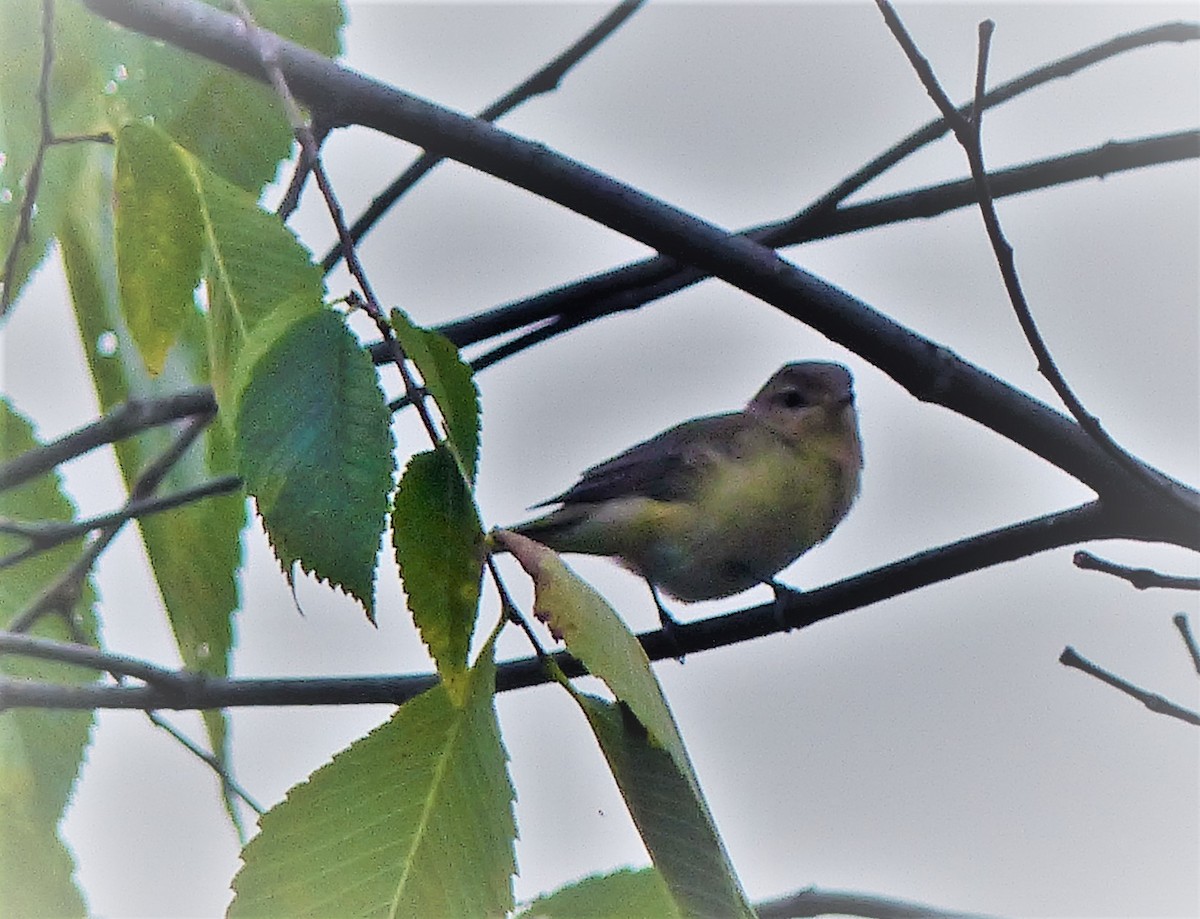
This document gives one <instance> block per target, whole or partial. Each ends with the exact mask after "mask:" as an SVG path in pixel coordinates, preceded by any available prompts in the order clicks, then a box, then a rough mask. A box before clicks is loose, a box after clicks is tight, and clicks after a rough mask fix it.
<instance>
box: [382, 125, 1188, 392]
mask: <svg viewBox="0 0 1200 919" xmlns="http://www.w3.org/2000/svg"><path fill="white" fill-rule="evenodd" d="M1197 158H1200V131H1182V132H1178V133H1175V134H1166V135H1161V136H1158V137H1147V138H1141V139H1138V140H1130V141H1110V142H1108V143H1106V144H1104V145H1102V146H1100V147H1096V148H1094V149H1091V150H1081V151H1077V152H1075V153H1069V154H1064V155H1062V156H1056V157H1051V158H1049V159H1045V160H1037V161H1034V162H1031V163H1026V164H1023V165H1020V166H1013V167H1009V168H1007V169H1000V170H997V171H995V172H991V173H989V174H988V181H989V183H990V184H991V186H992V192H993V195H994V196H995V197H997V198H1002V197H1007V196H1009V195H1016V194H1022V193H1024V192H1028V191H1033V190H1035V189H1039V188H1047V187H1050V186H1057V185H1064V184H1066V183H1068V182H1073V181H1079V180H1082V179H1088V178H1103V177H1106V176H1109V175H1112V174H1113V173H1116V172H1123V171H1126V170H1130V169H1137V168H1141V167H1145V166H1149V165H1153V164H1160V163H1166V162H1176V161H1179V160H1184V159H1197ZM978 201H979V199H978V196H977V195H976V191H975V182H974V179H972V178H970V177H969V176H968V177H966V178H963V179H957V180H955V181H952V182H944V183H939V184H937V185H929V186H926V187H924V188H917V189H913V190H912V191H907V192H898V193H896V194H893V195H885V196H883V197H880V198H873V199H869V200H866V201H861V202H859V203H857V204H851V205H845V206H842V207H838V208H835V209H831V210H824V211H819V210H815V209H814V210H812V211H811V212H806V213H809V219H807V220H803V221H797V220H796V219H795V218H792V219H789V220H787V221H784V222H782V223H770V224H760V225H759V226H756V227H752V228H748V229H744V230H741V231H739V235H741V236H747V237H750V238H752V239H756V240H757V241H759V242H761V243H763V244H765V245H770V246H772V247H782V246H791V245H796V244H799V243H805V242H811V241H813V240H818V239H830V238H833V237H835V236H840V235H843V234H846V233H854V232H858V231H860V230H865V229H872V228H876V227H881V226H887V225H890V224H895V223H900V222H902V221H906V220H917V219H928V218H930V217H936V216H938V215H939V214H944V213H947V212H949V211H952V210H955V209H957V208H961V207H967V206H972V207H973V206H975V205H977V204H978ZM708 277H709V275H708V274H707V273H705V272H704V271H701V270H700V269H697V268H693V267H691V266H680V265H679V264H678V263H676V262H674V261H672V260H670V259H665V258H662V257H655V258H650V259H644V260H642V261H640V262H631V263H628V264H626V265H624V266H621V267H618V268H613V269H610V270H608V271H606V272H604V273H602V274H598V275H593V276H591V277H589V278H584V279H583V280H581V281H576V282H573V283H571V284H567V285H564V286H562V287H557V288H554V289H553V290H550V291H546V292H543V293H541V294H537V295H535V296H533V297H528V298H525V299H522V300H517V301H513V302H510V303H506V304H503V305H501V306H497V307H494V308H492V309H489V310H485V311H483V312H480V313H476V314H475V315H473V316H467V317H464V318H463V319H458V320H454V321H452V322H448V323H444V324H443V325H441V326H438V331H439V332H441V333H442V334H443V335H445V336H446V337H447V338H449V339H450V340H451V341H452V342H454V343H455V344H456V345H458V346H459V347H460V348H461V347H465V346H467V345H472V344H478V343H480V342H483V341H485V340H487V339H489V338H493V337H497V336H500V335H507V334H509V333H510V332H514V331H516V330H518V329H521V328H524V327H526V326H532V328H529V329H528V330H527V331H525V332H523V333H522V334H521V335H520V336H518V337H517V338H513V339H509V340H508V341H505V342H504V343H502V344H500V345H497V346H496V347H495V348H493V349H491V350H490V351H487V352H485V353H484V354H482V355H479V356H478V357H476V358H474V359H472V361H471V367H472V368H473V369H475V370H476V371H479V370H483V369H485V368H487V367H490V366H492V365H493V364H496V363H499V362H500V361H502V360H505V359H507V358H509V357H512V356H513V355H515V354H519V353H521V352H522V351H524V350H526V349H527V348H530V347H533V346H534V345H536V344H539V343H541V342H543V341H547V340H548V339H550V338H553V337H555V336H557V335H562V334H565V333H566V332H569V331H570V330H572V329H576V328H578V327H579V326H581V325H585V324H586V323H589V322H594V321H595V320H597V319H602V318H604V317H605V316H611V315H613V314H615V313H620V312H623V311H626V310H633V309H638V308H640V307H642V306H645V305H646V304H647V303H650V302H652V301H654V300H657V299H660V298H662V297H665V296H667V295H668V294H672V293H675V292H676V291H679V290H683V289H684V288H686V287H688V286H690V285H692V284H696V283H699V282H700V281H703V280H705V279H707V278H708ZM370 347H371V350H372V356H373V357H374V359H375V361H376V363H386V362H388V360H389V358H388V356H387V353H386V350H385V349H384V348H383V347H382V343H376V344H373V345H371V346H370ZM407 404H408V402H407V400H406V399H399V400H397V401H396V402H395V403H393V406H392V407H393V410H395V409H398V408H400V407H402V406H404V405H407Z"/></svg>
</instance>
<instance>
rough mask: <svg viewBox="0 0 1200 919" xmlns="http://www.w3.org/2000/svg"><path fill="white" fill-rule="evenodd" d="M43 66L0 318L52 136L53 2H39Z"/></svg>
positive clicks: (0, 281)
mask: <svg viewBox="0 0 1200 919" xmlns="http://www.w3.org/2000/svg"><path fill="white" fill-rule="evenodd" d="M41 31H42V66H41V70H40V72H39V74H38V88H37V100H38V121H39V124H40V127H41V137H40V139H39V140H38V146H37V150H36V151H35V152H34V154H33V163H32V164H30V167H29V173H28V175H27V176H26V178H25V195H24V197H22V199H21V210H20V213H19V214H18V216H17V230H16V232H15V233H14V234H13V239H12V245H11V246H10V247H9V250H8V252H7V254H6V255H5V257H4V275H3V277H0V318H2V317H3V316H4V315H5V314H6V313H7V312H8V309H9V307H10V306H12V302H13V295H14V293H15V287H16V285H14V284H13V272H14V271H16V267H17V258H18V256H19V255H20V252H21V249H22V247H23V246H27V245H28V244H29V242H30V238H29V232H30V226H31V224H32V223H33V206H34V204H35V203H36V202H37V193H38V189H39V187H40V186H41V184H42V167H43V165H44V163H45V161H46V151H47V150H48V149H49V148H50V141H51V139H52V138H53V137H54V130H53V128H51V126H50V72H51V70H53V68H54V0H42V30H41Z"/></svg>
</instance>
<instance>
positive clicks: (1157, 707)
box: [1058, 647, 1200, 726]
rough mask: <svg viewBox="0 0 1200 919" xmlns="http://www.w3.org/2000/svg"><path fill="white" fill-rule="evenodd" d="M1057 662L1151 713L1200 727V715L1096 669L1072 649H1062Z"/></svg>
mask: <svg viewBox="0 0 1200 919" xmlns="http://www.w3.org/2000/svg"><path fill="white" fill-rule="evenodd" d="M1058 661H1059V663H1061V664H1063V665H1065V666H1067V667H1074V668H1075V669H1076V670H1082V671H1083V672H1084V673H1086V674H1087V675H1088V676H1093V677H1095V678H1096V679H1098V680H1100V681H1101V682H1102V683H1107V684H1108V685H1109V686H1112V687H1113V688H1114V689H1119V690H1120V691H1121V692H1123V693H1125V695H1127V696H1129V697H1130V698H1133V699H1137V700H1138V701H1139V702H1141V703H1142V705H1144V706H1146V708H1148V709H1150V711H1152V712H1156V713H1157V714H1159V715H1168V716H1169V717H1171V718H1178V719H1179V720H1180V721H1186V722H1187V723H1188V724H1194V725H1197V726H1200V714H1197V713H1196V712H1193V711H1191V710H1190V709H1186V708H1183V707H1182V706H1180V705H1176V704H1175V703H1174V702H1172V701H1170V700H1169V699H1164V698H1163V697H1162V696H1160V695H1158V694H1156V693H1152V692H1147V691H1146V690H1144V689H1141V688H1140V687H1137V686H1134V685H1133V684H1132V683H1130V682H1129V681H1127V680H1123V679H1121V677H1119V676H1116V675H1115V674H1112V673H1109V672H1108V671H1107V670H1104V669H1102V668H1100V667H1097V666H1096V665H1095V664H1093V663H1092V662H1091V661H1089V660H1087V659H1086V658H1083V657H1080V656H1079V654H1077V653H1076V651H1075V649H1074V648H1071V647H1066V648H1063V653H1062V654H1060V655H1059V658H1058Z"/></svg>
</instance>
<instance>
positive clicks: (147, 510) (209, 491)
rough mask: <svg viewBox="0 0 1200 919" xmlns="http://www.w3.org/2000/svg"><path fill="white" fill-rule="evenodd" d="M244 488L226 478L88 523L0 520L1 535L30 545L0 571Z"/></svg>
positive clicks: (236, 479)
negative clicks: (110, 530)
mask: <svg viewBox="0 0 1200 919" xmlns="http://www.w3.org/2000/svg"><path fill="white" fill-rule="evenodd" d="M241 487H242V480H241V478H240V477H238V476H236V475H226V476H221V477H220V478H216V479H212V480H211V481H208V482H204V483H202V484H200V485H196V486H194V487H192V488H181V489H180V490H179V491H176V492H172V493H171V494H169V495H163V496H162V497H161V498H145V499H141V500H137V501H129V502H128V503H126V504H125V506H124V507H122V508H121V509H120V510H116V511H110V512H109V513H107V514H99V515H97V516H95V517H89V518H88V519H87V520H78V521H69V522H68V521H59V520H49V521H43V522H38V523H26V522H25V521H18V520H9V519H7V518H4V517H0V533H10V534H13V535H15V536H20V537H22V538H24V539H26V540H28V541H29V545H28V546H26V547H25V548H24V549H20V550H19V551H17V552H13V553H12V554H10V555H6V556H4V557H2V558H0V570H3V569H5V568H11V567H12V566H13V565H15V564H17V563H18V562H23V561H24V560H25V559H27V558H30V557H32V556H34V555H37V554H39V553H41V552H46V551H47V550H49V549H53V548H54V547H55V546H61V545H62V544H63V543H65V542H70V541H71V540H72V539H77V538H78V537H80V536H82V535H84V534H85V533H90V532H91V531H92V530H99V529H103V528H104V527H108V526H112V525H113V524H122V523H125V522H126V521H128V520H140V519H141V518H142V517H149V516H151V515H152V514H160V513H162V512H163V511H169V510H173V509H174V508H177V507H183V506H184V505H186V504H194V503H195V502H197V501H201V500H203V499H204V498H211V497H213V496H214V495H226V494H229V493H230V492H234V491H237V490H238V489H240V488H241Z"/></svg>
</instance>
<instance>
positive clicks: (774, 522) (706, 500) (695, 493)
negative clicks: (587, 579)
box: [509, 361, 862, 633]
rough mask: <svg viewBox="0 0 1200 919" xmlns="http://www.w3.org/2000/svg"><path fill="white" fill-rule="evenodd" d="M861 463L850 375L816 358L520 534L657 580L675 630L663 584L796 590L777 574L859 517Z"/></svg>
mask: <svg viewBox="0 0 1200 919" xmlns="http://www.w3.org/2000/svg"><path fill="white" fill-rule="evenodd" d="M861 470H862V447H861V445H860V443H859V436H858V420H857V415H856V414H855V410H854V391H853V380H852V378H851V376H850V371H848V370H847V369H846V368H845V367H843V366H842V365H840V364H833V363H824V362H820V361H803V362H799V363H793V364H786V365H784V366H783V367H781V368H780V369H779V370H778V371H776V373H775V374H774V376H772V377H771V379H769V380H768V381H767V383H766V385H764V386H763V388H762V389H760V390H759V391H758V394H757V395H755V397H754V398H753V399H751V400H750V402H749V403H747V405H746V407H745V408H744V409H743V410H742V411H740V412H731V413H728V414H724V415H712V416H708V417H704V418H695V419H693V420H691V421H685V422H684V423H683V424H680V425H677V426H675V427H673V428H669V429H668V430H666V431H663V432H662V433H661V434H659V435H657V436H656V437H652V438H650V440H647V441H645V442H644V443H640V444H637V445H636V446H633V447H630V448H629V449H628V450H626V451H625V452H624V453H621V454H619V455H617V456H615V457H613V458H612V459H610V460H607V461H606V462H603V463H600V464H599V465H596V466H593V467H591V468H590V469H588V470H587V471H585V472H584V473H583V475H582V476H581V477H580V479H579V481H578V482H576V483H575V484H574V485H573V486H571V488H569V489H567V490H566V491H565V492H563V493H562V494H560V495H557V496H555V497H553V498H550V499H549V500H547V501H544V502H542V503H541V504H537V505H534V506H535V507H546V506H549V505H552V504H557V505H559V507H558V508H557V509H555V510H553V511H551V512H550V513H548V514H546V515H545V516H543V517H540V518H538V519H536V520H531V521H529V522H528V523H523V524H521V525H519V526H515V527H510V528H509V529H511V530H512V531H514V532H516V533H520V534H522V535H524V536H528V537H529V538H531V539H535V540H537V541H538V542H540V543H542V544H544V545H547V546H549V547H550V548H551V549H554V550H555V551H558V552H578V553H582V554H585V555H608V556H613V557H614V558H615V559H616V560H617V561H619V562H620V563H621V564H623V565H624V566H625V567H626V568H629V569H630V570H632V571H634V572H636V573H637V574H639V575H641V576H642V577H643V578H645V579H646V582H647V583H648V584H649V585H650V591H651V593H652V594H653V596H654V603H655V606H656V607H657V608H658V614H659V619H660V621H661V622H662V625H663V628H664V630H666V631H667V632H668V633H670V632H671V631H672V630H673V628H674V627H675V621H674V619H673V618H672V617H671V615H670V614H669V613H668V612H667V610H666V608H665V607H664V606H663V602H662V599H661V598H660V596H659V593H658V591H659V589H660V588H661V589H662V590H663V591H665V592H666V593H668V594H670V595H671V596H673V597H676V598H678V599H680V600H685V601H689V602H692V601H697V600H713V599H717V598H719V597H728V596H731V595H733V594H736V593H740V592H741V591H743V590H747V589H748V588H750V587H753V586H754V585H756V584H768V585H770V586H771V587H772V588H773V589H774V590H775V595H776V600H777V601H778V599H779V597H780V593H781V591H787V590H788V588H786V587H784V586H783V585H782V584H780V583H779V582H778V581H776V580H775V575H776V574H778V573H779V572H780V571H782V570H783V569H784V568H786V567H787V566H788V565H790V564H791V563H792V562H793V561H795V560H796V559H797V558H799V557H800V556H801V555H803V554H804V553H805V552H807V551H808V550H809V549H811V548H812V547H813V546H815V545H816V544H817V543H819V542H821V541H822V540H824V539H825V538H826V537H827V536H829V534H830V533H831V532H832V531H833V528H834V527H835V526H837V525H838V523H839V522H841V520H842V518H843V517H845V516H846V512H847V511H848V510H849V509H850V505H851V503H852V502H853V501H854V499H855V497H856V496H857V494H858V488H859V473H860V472H861ZM780 622H781V624H784V625H785V627H786V624H785V623H783V620H782V616H780Z"/></svg>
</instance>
